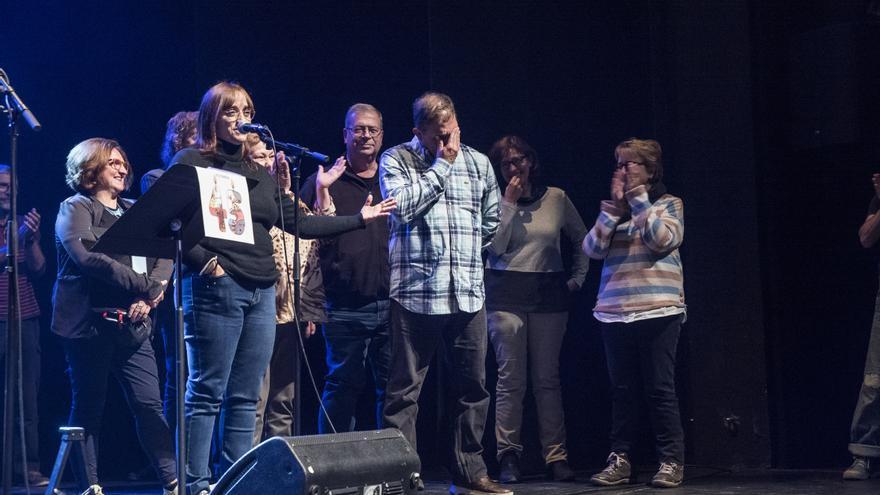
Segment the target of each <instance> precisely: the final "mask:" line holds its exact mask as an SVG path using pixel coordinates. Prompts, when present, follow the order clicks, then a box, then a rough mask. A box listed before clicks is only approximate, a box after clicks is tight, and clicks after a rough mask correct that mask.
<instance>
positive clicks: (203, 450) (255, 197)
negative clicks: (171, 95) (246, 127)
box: [172, 82, 395, 494]
mask: <svg viewBox="0 0 880 495" xmlns="http://www.w3.org/2000/svg"><path fill="white" fill-rule="evenodd" d="M253 115H254V105H253V102H252V100H251V97H250V95H248V93H247V92H246V91H245V89H244V88H243V87H241V86H240V85H238V84H235V83H229V82H221V83H218V84H216V85H214V86H213V87H211V88H210V89H209V90H208V91H207V92H206V93H205V95H204V97H203V98H202V103H201V106H200V107H199V119H198V129H197V136H196V144H195V147H194V148H188V149H184V150H182V151H181V152H179V153H178V154H177V155H176V156H175V157H174V159H173V160H172V163H173V164H185V165H191V166H195V167H212V168H217V169H220V170H223V171H227V172H232V173H236V174H240V175H243V176H245V177H246V178H248V179H249V182H252V184H253V186H252V187H251V186H249V191H247V194H249V195H250V209H251V218H246V219H245V221H246V222H249V223H250V224H251V225H252V226H253V234H254V243H253V244H246V243H241V242H233V241H227V240H222V239H215V238H205V239H203V240H202V241H200V242H199V243H198V244H197V245H196V246H194V247H193V248H192V249H190V250H189V251H188V252H187V253H185V254H184V257H183V261H184V266H183V274H184V279H183V287H182V289H183V305H184V319H185V329H184V332H185V339H186V345H187V359H188V366H189V379H188V381H187V391H186V404H185V405H186V428H187V475H188V476H189V478H188V479H187V481H188V483H189V486H188V487H187V489H188V492H189V493H191V494H200V493H207V492H208V491H209V482H210V479H211V471H210V469H209V468H208V459H209V457H210V450H211V434H212V431H213V429H214V421H215V419H216V418H217V417H218V416H219V418H220V425H219V432H220V437H219V438H218V442H217V448H218V450H219V456H220V460H219V466H217V467H218V468H219V471H220V472H222V471H225V470H226V469H227V468H228V467H229V466H230V465H231V464H232V463H233V462H235V461H236V460H237V459H238V458H239V457H241V456H242V455H243V454H244V453H245V452H247V451H248V450H249V449H250V448H251V446H252V445H253V443H252V442H253V434H254V422H255V414H256V413H255V408H256V404H257V400H258V398H259V392H260V382H261V380H262V377H263V373H264V371H265V370H266V367H267V366H268V365H269V361H270V358H271V355H272V347H273V343H274V341H275V281H276V280H277V278H278V270H277V269H276V268H275V262H274V259H273V256H272V252H273V247H272V239H271V237H270V236H269V229H270V228H272V227H273V226H277V227H282V222H281V217H280V216H279V211H278V210H279V206H280V207H281V209H282V210H283V215H284V219H285V221H284V225H283V226H284V228H285V230H287V231H288V232H291V233H292V230H293V226H294V225H293V214H294V210H295V208H296V206H295V205H294V203H293V200H292V199H291V198H290V197H289V196H288V195H286V194H281V193H279V192H278V187H277V183H276V182H275V180H274V179H273V178H272V176H271V175H269V172H268V171H267V170H266V169H265V168H264V167H262V166H260V165H257V164H255V163H253V162H251V161H250V160H249V159H248V158H247V156H248V155H247V150H246V149H245V148H246V145H245V143H246V141H247V134H244V133H242V132H239V130H238V123H239V121H243V122H250V121H251V119H252V118H253ZM239 192H240V193H242V194H243V193H244V192H243V191H239ZM371 200H372V198H367V203H366V205H365V206H364V207H363V209H361V212H360V213H359V214H358V215H352V216H338V217H324V216H307V215H300V217H299V232H300V234H301V235H302V236H303V237H305V238H315V237H325V236H332V235H336V234H340V233H342V232H347V231H350V230H355V229H359V228H363V227H364V225H365V223H366V222H370V221H372V220H375V219H376V218H379V217H385V216H387V215H388V214H389V213H390V212H391V211H392V210H393V209H394V207H395V201H394V200H393V199H389V200H386V201H382V202H380V203H378V204H376V205H374V206H369V205H370V202H371Z"/></svg>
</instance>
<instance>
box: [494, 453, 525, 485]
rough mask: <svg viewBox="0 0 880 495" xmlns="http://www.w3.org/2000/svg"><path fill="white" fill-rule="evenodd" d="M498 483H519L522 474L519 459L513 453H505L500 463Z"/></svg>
mask: <svg viewBox="0 0 880 495" xmlns="http://www.w3.org/2000/svg"><path fill="white" fill-rule="evenodd" d="M499 464H500V465H501V468H500V470H499V472H498V481H499V482H501V483H519V482H520V479H521V478H522V472H521V471H520V469H519V457H517V455H516V454H515V453H513V452H505V453H504V454H502V455H501V461H500V462H499Z"/></svg>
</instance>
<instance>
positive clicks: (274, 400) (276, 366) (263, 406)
mask: <svg viewBox="0 0 880 495" xmlns="http://www.w3.org/2000/svg"><path fill="white" fill-rule="evenodd" d="M296 332H297V329H296V324H294V323H282V324H280V325H276V327H275V347H274V348H273V350H272V360H271V361H270V362H269V367H268V368H266V374H265V375H263V383H262V385H260V399H259V400H258V401H257V419H256V422H255V426H254V445H256V444H258V443H260V441H261V440H262V439H263V438H271V437H279V436H281V437H289V436H290V435H292V434H293V413H294V407H293V399H294V394H295V392H296V368H297V365H298V363H299V357H300V354H299V335H297V333H296Z"/></svg>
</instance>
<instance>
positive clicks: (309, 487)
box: [211, 429, 421, 495]
mask: <svg viewBox="0 0 880 495" xmlns="http://www.w3.org/2000/svg"><path fill="white" fill-rule="evenodd" d="M420 470H421V462H420V461H419V456H418V454H416V452H415V450H413V448H412V447H411V446H410V445H409V442H407V441H406V439H405V438H404V437H403V434H402V433H400V431H399V430H396V429H386V430H378V431H355V432H350V433H336V434H332V435H312V436H302V437H273V438H270V439H268V440H266V441H265V442H263V443H261V444H259V445H257V446H256V447H254V448H253V449H251V450H250V451H249V452H248V453H246V454H245V455H243V456H242V457H241V459H239V460H237V461H236V462H235V464H233V465H232V467H230V468H229V470H228V471H226V473H225V474H223V477H221V478H220V480H219V481H218V482H217V486H215V487H214V490H213V491H212V492H211V494H212V495H253V494H260V495H271V494H278V495H400V494H412V493H415V491H416V485H417V484H418V482H419V476H420V474H419V472H420Z"/></svg>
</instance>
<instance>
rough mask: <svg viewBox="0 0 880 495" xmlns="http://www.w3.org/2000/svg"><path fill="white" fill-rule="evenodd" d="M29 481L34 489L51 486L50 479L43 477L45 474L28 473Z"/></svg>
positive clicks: (32, 471)
mask: <svg viewBox="0 0 880 495" xmlns="http://www.w3.org/2000/svg"><path fill="white" fill-rule="evenodd" d="M27 481H28V485H30V486H33V487H40V486H48V485H49V478H47V477H45V476H43V473H41V472H39V471H36V470H30V471H28V473H27Z"/></svg>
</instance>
